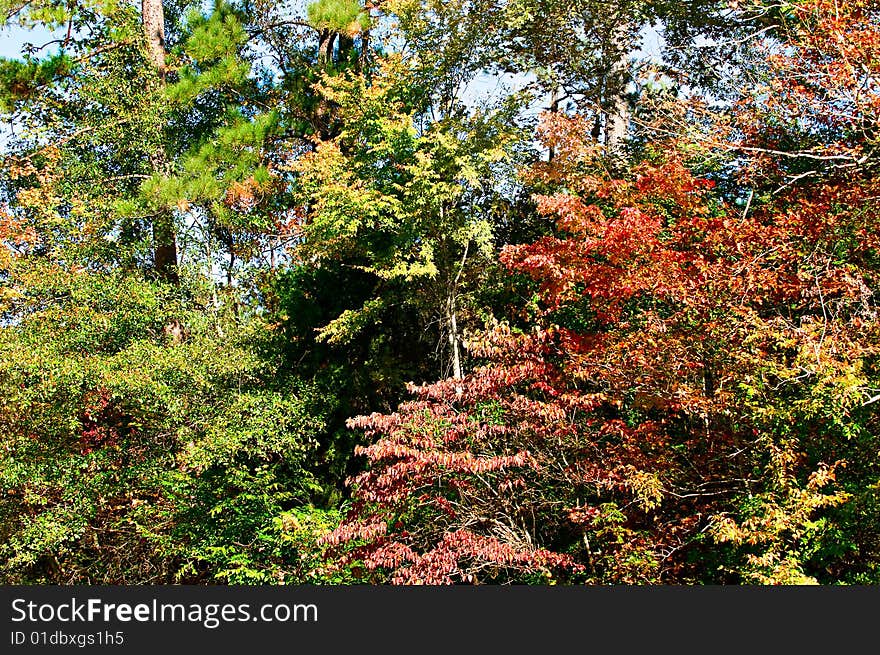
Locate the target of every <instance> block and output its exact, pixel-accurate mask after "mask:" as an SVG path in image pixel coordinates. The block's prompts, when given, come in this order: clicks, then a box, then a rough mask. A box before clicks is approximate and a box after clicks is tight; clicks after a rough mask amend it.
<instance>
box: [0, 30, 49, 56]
mask: <svg viewBox="0 0 880 655" xmlns="http://www.w3.org/2000/svg"><path fill="white" fill-rule="evenodd" d="M53 38H57V37H53V36H52V33H51V32H49V31H47V30H44V29H40V28H37V29H33V30H26V29H23V28H21V27H15V26H12V27H4V28H2V29H0V57H6V58H11V57H15V58H18V57H21V48H22V46H23V45H24V44H25V43H33V44H35V45H43V44H44V43H46V42H47V41H51V40H52V39H53Z"/></svg>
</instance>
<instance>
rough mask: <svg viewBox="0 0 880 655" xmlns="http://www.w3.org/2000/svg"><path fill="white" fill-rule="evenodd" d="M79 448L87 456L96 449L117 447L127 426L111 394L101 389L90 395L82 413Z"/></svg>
mask: <svg viewBox="0 0 880 655" xmlns="http://www.w3.org/2000/svg"><path fill="white" fill-rule="evenodd" d="M79 422H80V425H81V426H82V427H81V430H80V438H79V447H80V452H81V453H82V454H83V455H86V454H88V453H90V452H92V451H94V450H96V449H99V448H105V447H112V446H115V445H116V444H117V443H118V441H119V438H120V435H121V433H122V431H123V430H124V426H125V416H124V415H123V414H122V412H120V411H119V409H118V408H117V407H116V406H115V405H114V403H113V400H112V398H111V396H110V392H109V391H108V390H107V389H105V388H103V387H102V388H100V389H98V390H96V391H95V392H93V393H91V394H89V396H87V398H86V401H85V408H84V409H83V410H82V412H80V415H79Z"/></svg>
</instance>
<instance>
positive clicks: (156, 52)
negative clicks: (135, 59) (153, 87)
mask: <svg viewBox="0 0 880 655" xmlns="http://www.w3.org/2000/svg"><path fill="white" fill-rule="evenodd" d="M141 20H142V21H143V24H144V35H145V36H146V37H147V54H148V55H149V58H150V63H151V64H153V67H154V68H155V69H156V70H158V71H159V74H160V75H161V76H162V77H163V78H164V76H165V12H164V11H163V10H162V0H141Z"/></svg>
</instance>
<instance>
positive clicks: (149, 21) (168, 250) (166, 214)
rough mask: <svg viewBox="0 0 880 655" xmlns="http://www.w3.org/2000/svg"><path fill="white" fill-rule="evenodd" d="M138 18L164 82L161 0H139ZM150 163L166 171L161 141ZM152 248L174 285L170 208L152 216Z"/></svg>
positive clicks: (164, 277)
mask: <svg viewBox="0 0 880 655" xmlns="http://www.w3.org/2000/svg"><path fill="white" fill-rule="evenodd" d="M141 20H142V21H143V27H144V36H145V37H146V40H147V55H148V57H149V60H150V63H151V64H152V65H153V67H154V68H155V69H156V71H157V72H158V73H159V77H160V79H161V80H162V84H163V85H164V82H165V12H164V11H163V9H162V0H141ZM150 163H151V165H152V166H153V170H155V171H156V172H157V173H160V174H162V175H165V174H166V173H167V168H168V165H167V158H166V156H165V151H164V149H163V147H162V146H161V145H159V146H158V147H157V148H156V151H155V152H154V153H153V154H152V156H151V157H150ZM153 248H154V250H153V267H154V269H155V271H156V274H157V275H158V276H159V279H161V280H163V281H165V282H170V283H171V284H174V285H177V284H178V283H179V281H180V280H179V277H178V272H177V238H176V235H175V232H174V215H173V213H172V212H170V211H167V210H163V211H160V212H159V214H158V215H156V216H155V217H154V218H153Z"/></svg>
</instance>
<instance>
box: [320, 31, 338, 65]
mask: <svg viewBox="0 0 880 655" xmlns="http://www.w3.org/2000/svg"><path fill="white" fill-rule="evenodd" d="M335 40H336V32H333V31H332V30H328V29H323V30H321V36H320V40H319V41H318V64H320V65H321V66H327V65H329V64H330V62H331V61H332V58H333V42H334V41H335Z"/></svg>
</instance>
